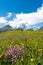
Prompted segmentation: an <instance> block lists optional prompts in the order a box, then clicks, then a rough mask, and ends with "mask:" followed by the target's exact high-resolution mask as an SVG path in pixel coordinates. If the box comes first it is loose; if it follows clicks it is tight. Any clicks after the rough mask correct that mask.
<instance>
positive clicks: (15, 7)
mask: <svg viewBox="0 0 43 65" xmlns="http://www.w3.org/2000/svg"><path fill="white" fill-rule="evenodd" d="M42 3H43V0H0V16H3V15H6V14H7V13H8V12H12V13H21V12H23V13H30V12H35V11H36V10H37V8H39V7H40V6H41V5H42Z"/></svg>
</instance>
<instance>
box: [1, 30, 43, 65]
mask: <svg viewBox="0 0 43 65" xmlns="http://www.w3.org/2000/svg"><path fill="white" fill-rule="evenodd" d="M22 44H24V58H23V63H22V62H19V61H20V60H19V61H18V62H16V65H38V63H39V64H42V65H43V31H14V30H13V31H9V32H4V33H0V57H1V55H3V54H4V53H5V52H6V50H7V49H9V48H11V47H12V46H16V47H18V46H21V45H22ZM19 63H20V64H19ZM14 65H15V64H14Z"/></svg>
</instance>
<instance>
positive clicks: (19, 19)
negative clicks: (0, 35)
mask: <svg viewBox="0 0 43 65" xmlns="http://www.w3.org/2000/svg"><path fill="white" fill-rule="evenodd" d="M11 16H14V15H13V14H12V13H8V15H7V16H6V17H0V23H7V22H8V24H9V25H10V26H12V27H19V26H20V25H21V24H23V23H24V24H28V25H35V24H38V23H41V22H43V5H42V6H41V7H40V8H38V9H37V11H36V12H32V13H20V14H16V17H13V19H12V20H9V21H8V20H7V19H6V18H10V17H11Z"/></svg>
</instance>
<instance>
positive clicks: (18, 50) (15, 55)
mask: <svg viewBox="0 0 43 65" xmlns="http://www.w3.org/2000/svg"><path fill="white" fill-rule="evenodd" d="M6 54H7V56H11V61H12V62H14V61H17V60H18V59H19V58H20V57H21V56H23V55H24V45H22V46H21V47H20V46H19V47H16V46H12V47H11V48H10V49H8V50H7V51H6Z"/></svg>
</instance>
